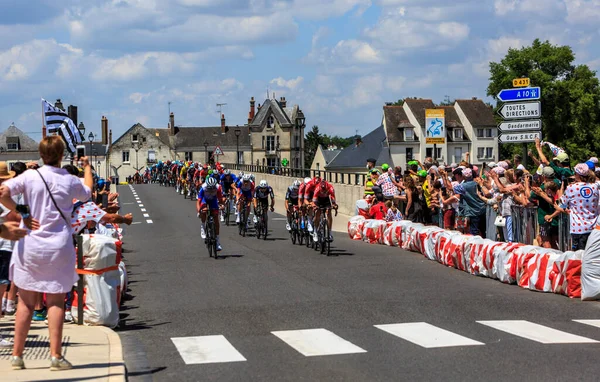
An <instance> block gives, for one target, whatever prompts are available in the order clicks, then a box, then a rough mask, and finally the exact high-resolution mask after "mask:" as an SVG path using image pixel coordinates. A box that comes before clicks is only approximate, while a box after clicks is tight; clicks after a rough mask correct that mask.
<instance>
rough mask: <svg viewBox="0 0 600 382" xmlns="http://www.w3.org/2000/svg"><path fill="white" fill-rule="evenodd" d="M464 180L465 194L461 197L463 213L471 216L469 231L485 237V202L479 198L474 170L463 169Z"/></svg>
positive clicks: (468, 216)
mask: <svg viewBox="0 0 600 382" xmlns="http://www.w3.org/2000/svg"><path fill="white" fill-rule="evenodd" d="M462 176H463V178H464V182H463V183H462V187H463V188H464V190H465V194H464V195H462V196H461V198H460V203H459V205H460V208H461V210H462V213H461V215H462V216H465V217H467V218H469V233H470V234H471V235H474V236H475V235H479V236H482V237H485V232H486V226H485V225H486V220H485V209H486V208H485V203H484V202H483V201H482V200H481V199H480V198H479V195H478V185H477V183H475V182H474V181H473V170H471V169H469V168H467V169H464V170H463V171H462Z"/></svg>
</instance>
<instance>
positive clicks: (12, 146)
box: [6, 143, 19, 151]
mask: <svg viewBox="0 0 600 382" xmlns="http://www.w3.org/2000/svg"><path fill="white" fill-rule="evenodd" d="M6 149H7V150H8V151H17V150H18V149H19V145H18V144H17V143H7V144H6Z"/></svg>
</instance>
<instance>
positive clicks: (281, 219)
mask: <svg viewBox="0 0 600 382" xmlns="http://www.w3.org/2000/svg"><path fill="white" fill-rule="evenodd" d="M271 220H279V221H284V220H287V218H272V219H271Z"/></svg>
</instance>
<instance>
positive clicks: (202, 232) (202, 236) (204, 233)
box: [200, 227, 206, 239]
mask: <svg viewBox="0 0 600 382" xmlns="http://www.w3.org/2000/svg"><path fill="white" fill-rule="evenodd" d="M200 237H201V238H203V239H206V231H205V230H204V227H202V228H200Z"/></svg>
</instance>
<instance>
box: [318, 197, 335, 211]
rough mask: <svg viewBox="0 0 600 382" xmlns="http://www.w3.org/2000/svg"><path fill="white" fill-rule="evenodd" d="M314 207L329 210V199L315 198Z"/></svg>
mask: <svg viewBox="0 0 600 382" xmlns="http://www.w3.org/2000/svg"><path fill="white" fill-rule="evenodd" d="M315 205H316V206H317V208H331V199H329V197H326V198H317V201H316V203H315Z"/></svg>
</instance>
